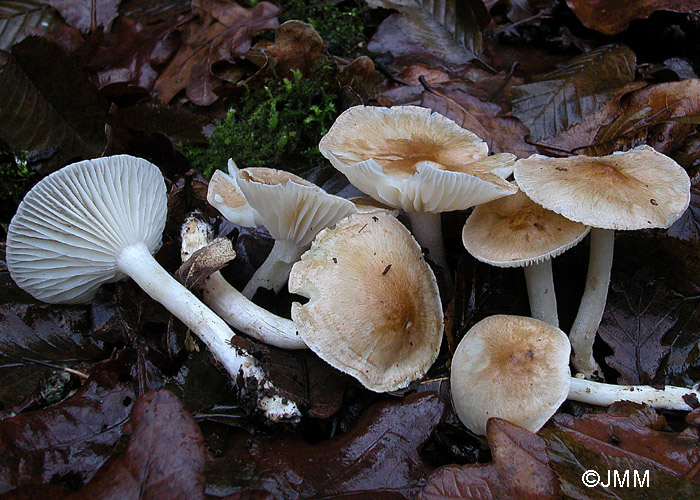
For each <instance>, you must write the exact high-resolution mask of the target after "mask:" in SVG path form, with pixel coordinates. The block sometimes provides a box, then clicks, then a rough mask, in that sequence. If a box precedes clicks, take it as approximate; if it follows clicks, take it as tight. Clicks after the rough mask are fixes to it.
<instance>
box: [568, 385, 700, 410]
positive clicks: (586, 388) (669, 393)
mask: <svg viewBox="0 0 700 500" xmlns="http://www.w3.org/2000/svg"><path fill="white" fill-rule="evenodd" d="M690 394H694V395H695V396H697V397H700V394H698V391H696V390H693V389H686V388H685V387H674V386H670V385H667V386H666V387H665V388H664V389H655V388H653V387H651V386H648V385H614V384H604V383H602V382H594V381H591V380H584V379H582V378H578V377H571V386H570V388H569V396H568V397H567V399H570V400H572V401H579V402H581V403H588V404H592V405H597V406H609V405H611V404H613V403H615V402H617V401H632V402H633V403H643V404H647V405H649V406H652V407H654V408H659V409H662V410H681V411H691V410H692V409H693V408H692V407H691V406H690V405H689V404H688V403H686V402H685V401H684V400H683V396H687V395H690Z"/></svg>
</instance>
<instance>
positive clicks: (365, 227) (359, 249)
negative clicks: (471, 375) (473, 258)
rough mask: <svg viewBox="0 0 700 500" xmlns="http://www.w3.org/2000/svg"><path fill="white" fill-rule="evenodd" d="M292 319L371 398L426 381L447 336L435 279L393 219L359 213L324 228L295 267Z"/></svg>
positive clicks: (291, 278)
mask: <svg viewBox="0 0 700 500" xmlns="http://www.w3.org/2000/svg"><path fill="white" fill-rule="evenodd" d="M289 291H290V292H292V293H296V294H299V295H302V296H304V297H307V298H308V299H309V301H308V302H307V303H305V304H303V305H302V304H300V303H294V304H292V319H293V320H294V323H295V324H296V326H297V328H298V330H299V334H300V335H301V337H302V339H303V340H304V342H305V343H306V344H307V345H308V346H309V348H310V349H311V350H312V351H314V352H315V353H316V354H317V355H318V356H319V357H321V358H322V359H323V360H325V361H326V362H327V363H329V364H330V365H332V366H334V367H335V368H337V369H338V370H340V371H342V372H345V373H348V374H350V375H351V376H353V377H355V378H356V379H357V380H359V381H360V383H362V385H364V386H365V387H367V388H368V389H370V390H372V391H376V392H383V391H393V390H396V389H399V388H402V387H405V386H407V385H408V384H409V383H410V382H411V381H413V380H416V379H417V378H419V377H421V376H423V375H424V374H425V373H426V371H427V370H428V368H429V367H430V366H431V365H432V363H433V362H434V361H435V359H436V357H437V355H438V352H439V350H440V344H441V342H442V334H443V318H442V307H441V304H440V295H439V292H438V288H437V283H436V280H435V276H434V274H433V272H432V270H431V269H430V267H429V266H428V265H427V263H426V262H425V260H424V258H423V254H422V252H421V249H420V246H419V245H418V243H416V241H415V239H414V238H413V236H411V233H410V232H409V231H408V229H406V228H405V227H404V226H403V224H401V223H400V222H399V221H398V220H397V219H396V218H395V217H394V216H392V215H391V214H389V213H382V212H376V213H367V214H360V213H357V214H352V215H350V216H348V217H345V218H344V219H341V220H340V221H338V223H337V224H336V226H335V228H333V229H330V228H329V229H324V230H323V231H321V232H320V233H319V234H318V235H317V236H316V239H315V240H314V242H313V244H312V245H311V248H310V249H309V250H308V251H307V252H306V253H305V254H304V255H303V256H302V258H301V261H299V262H297V263H296V264H294V266H293V267H292V272H291V273H290V276H289Z"/></svg>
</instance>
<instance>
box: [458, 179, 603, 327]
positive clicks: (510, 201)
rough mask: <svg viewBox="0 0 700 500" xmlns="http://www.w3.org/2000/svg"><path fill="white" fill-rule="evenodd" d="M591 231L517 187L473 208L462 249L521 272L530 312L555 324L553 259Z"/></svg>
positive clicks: (489, 262) (555, 300)
mask: <svg viewBox="0 0 700 500" xmlns="http://www.w3.org/2000/svg"><path fill="white" fill-rule="evenodd" d="M589 230H590V228H589V227H587V226H584V225H583V224H581V223H578V222H573V221H571V220H569V219H567V218H566V217H562V216H561V215H559V214H557V213H555V212H552V211H551V210H547V209H546V208H544V207H542V206H541V205H538V204H537V203H535V202H534V201H532V200H531V199H530V198H528V197H527V196H526V195H525V193H523V192H522V191H518V192H517V193H515V194H514V195H512V196H505V197H503V198H499V199H497V200H494V201H490V202H488V203H482V204H481V205H478V206H477V207H475V208H474V211H473V212H472V213H471V215H470V216H469V218H468V219H467V222H466V223H465V224H464V229H463V230H462V242H463V243H464V247H465V248H466V249H467V251H468V252H469V253H470V254H471V255H473V256H474V257H476V258H477V259H478V260H480V261H482V262H486V263H487V264H491V265H492V266H498V267H522V268H523V270H524V271H525V281H526V282H527V291H528V297H529V299H530V311H531V314H532V317H533V318H535V319H540V320H542V321H545V322H547V323H549V324H550V325H554V326H557V327H558V326H559V316H558V314H557V299H556V294H555V293H554V280H553V276H552V259H553V258H554V257H556V256H558V255H561V254H562V253H564V252H565V251H567V250H568V249H569V248H571V247H573V246H575V245H576V244H578V242H579V241H581V240H582V239H583V238H584V237H585V236H586V235H587V234H588V231H589Z"/></svg>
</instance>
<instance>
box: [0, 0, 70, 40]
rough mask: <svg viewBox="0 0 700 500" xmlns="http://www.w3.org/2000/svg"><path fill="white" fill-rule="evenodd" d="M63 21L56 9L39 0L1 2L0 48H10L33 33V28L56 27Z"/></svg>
mask: <svg viewBox="0 0 700 500" xmlns="http://www.w3.org/2000/svg"><path fill="white" fill-rule="evenodd" d="M62 25H63V21H62V20H61V18H60V16H59V15H58V14H57V13H56V11H55V10H54V9H52V8H51V7H49V6H48V5H46V3H45V2H42V1H39V0H18V1H13V2H2V3H0V50H10V47H12V46H13V45H14V44H16V43H19V42H21V41H22V40H23V39H24V38H25V37H26V36H28V35H30V34H32V33H31V32H30V30H31V29H32V28H38V27H42V28H44V29H56V28H58V27H60V26H62Z"/></svg>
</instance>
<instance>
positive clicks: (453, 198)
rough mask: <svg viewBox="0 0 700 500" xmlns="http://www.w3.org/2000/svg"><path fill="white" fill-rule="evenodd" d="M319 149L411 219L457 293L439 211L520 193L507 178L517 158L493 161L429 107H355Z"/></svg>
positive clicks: (485, 149) (484, 147)
mask: <svg viewBox="0 0 700 500" xmlns="http://www.w3.org/2000/svg"><path fill="white" fill-rule="evenodd" d="M319 150H320V151H321V153H322V154H323V155H324V156H325V157H326V158H328V159H329V160H330V162H331V163H332V164H333V166H334V167H335V168H337V169H338V170H340V171H341V172H342V173H343V174H345V175H346V176H347V178H348V179H349V180H350V182H351V183H352V184H353V185H355V186H356V187H357V188H358V189H360V190H361V191H363V192H364V193H366V194H368V195H369V196H371V197H373V198H375V199H377V200H379V201H381V202H382V203H386V204H387V205H390V206H392V207H397V208H402V209H403V210H404V211H406V212H407V213H408V215H409V218H410V220H411V229H412V231H413V234H414V236H415V238H416V239H417V240H418V243H420V244H421V246H423V247H425V248H427V250H428V258H429V259H430V260H432V261H433V262H434V263H435V264H436V265H437V266H439V267H440V268H441V269H442V270H443V272H444V278H445V279H444V282H445V288H446V289H447V290H450V291H451V288H452V281H453V280H452V276H451V274H450V271H449V267H448V265H447V258H446V255H445V248H444V244H443V239H442V229H441V225H440V213H441V212H448V211H452V210H462V209H467V208H470V207H473V206H474V205H478V204H480V203H485V202H487V201H491V200H493V199H496V198H500V197H502V196H506V195H509V194H513V193H515V192H516V191H517V188H516V187H515V186H513V185H511V184H510V183H509V182H507V181H506V180H505V177H508V176H509V175H510V174H511V173H512V169H513V163H514V161H515V156H513V155H512V154H509V153H503V154H497V155H493V156H487V153H488V146H487V145H486V143H485V142H484V141H482V140H481V139H480V138H479V137H477V136H476V135H475V134H473V133H472V132H469V131H468V130H465V129H463V128H462V127H460V126H459V125H457V124H456V123H455V122H454V121H452V120H450V119H448V118H446V117H444V116H442V115H440V114H438V113H434V112H432V111H431V110H430V109H427V108H421V107H417V106H395V107H393V108H384V107H370V106H354V107H352V108H349V109H348V110H346V111H345V112H343V113H342V114H341V115H340V116H339V117H338V119H337V120H336V121H335V123H334V124H333V126H332V127H331V129H330V130H329V131H328V133H327V134H326V135H325V136H324V137H323V138H322V139H321V142H320V144H319Z"/></svg>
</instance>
